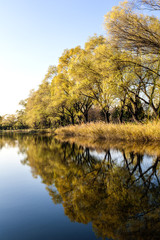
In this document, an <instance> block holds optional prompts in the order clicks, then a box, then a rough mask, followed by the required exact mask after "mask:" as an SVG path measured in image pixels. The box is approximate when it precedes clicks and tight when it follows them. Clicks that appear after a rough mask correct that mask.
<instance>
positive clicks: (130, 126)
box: [55, 121, 160, 142]
mask: <svg viewBox="0 0 160 240" xmlns="http://www.w3.org/2000/svg"><path fill="white" fill-rule="evenodd" d="M55 134H57V135H61V136H63V137H85V138H92V139H94V140H99V139H105V140H116V141H127V142H128V141H129V142H135V141H137V142H155V141H160V121H154V122H149V123H145V124H141V123H139V124H135V123H126V124H106V123H104V122H97V123H88V124H81V125H74V126H73V125H70V126H67V127H61V128H58V129H56V131H55Z"/></svg>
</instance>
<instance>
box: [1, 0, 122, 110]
mask: <svg viewBox="0 0 160 240" xmlns="http://www.w3.org/2000/svg"><path fill="white" fill-rule="evenodd" d="M119 2H120V1H118V0H112V1H109V0H94V1H93V0H81V1H77V0H14V1H13V0H0V33H1V35H0V36H1V37H0V115H4V114H7V113H9V114H11V113H15V111H16V110H17V109H18V103H19V101H20V100H22V99H25V98H27V97H28V95H29V92H30V90H31V89H36V88H37V86H38V85H39V84H40V83H41V81H42V79H43V78H44V75H45V73H46V72H47V69H48V66H49V65H56V64H57V63H58V58H59V57H60V56H61V54H62V52H63V51H64V49H66V48H72V47H75V46H77V45H81V46H82V47H83V46H84V43H85V42H86V41H87V40H88V37H89V36H93V35H94V33H97V34H105V31H104V29H103V21H104V15H105V14H106V13H107V12H108V11H110V10H111V8H112V7H113V6H115V5H118V3H119Z"/></svg>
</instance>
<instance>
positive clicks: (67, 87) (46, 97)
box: [2, 0, 160, 128]
mask: <svg viewBox="0 0 160 240" xmlns="http://www.w3.org/2000/svg"><path fill="white" fill-rule="evenodd" d="M133 3H134V4H133ZM135 6H136V8H137V7H138V8H139V7H140V6H141V7H144V8H149V9H151V10H159V8H160V1H159V0H141V1H134V2H123V3H121V4H120V5H119V6H116V7H114V8H113V9H112V10H111V11H110V12H109V13H108V14H107V15H106V16H105V23H104V24H105V29H106V31H107V38H105V37H104V36H97V35H94V36H93V37H91V38H90V39H89V41H88V42H86V44H85V47H84V48H81V47H80V46H77V47H75V48H72V49H67V50H65V51H64V52H63V54H62V56H61V57H60V58H59V63H58V65H57V66H50V67H49V69H48V72H47V74H46V76H45V78H44V80H43V82H42V83H41V84H40V86H39V88H38V90H35V91H31V93H30V95H29V97H28V99H26V100H25V101H23V102H21V103H22V104H23V107H24V109H23V110H22V111H21V112H18V117H17V118H20V121H21V123H22V125H23V127H26V126H28V127H34V128H44V127H45V128H46V127H47V128H50V127H53V126H54V127H55V126H61V125H62V126H64V125H67V124H71V123H72V124H75V123H81V122H87V121H96V120H104V121H106V122H110V121H116V122H124V121H143V120H144V119H150V118H159V116H160V21H159V19H158V18H157V17H155V16H148V15H143V14H139V13H137V12H136V11H135V10H134V8H135ZM17 118H16V120H15V123H16V124H17V122H18V123H19V120H18V119H17ZM5 119H6V118H4V120H5ZM2 125H3V126H4V124H2ZM14 125H15V124H14Z"/></svg>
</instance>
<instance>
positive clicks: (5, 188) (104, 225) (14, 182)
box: [0, 134, 160, 240]
mask: <svg viewBox="0 0 160 240" xmlns="http://www.w3.org/2000/svg"><path fill="white" fill-rule="evenodd" d="M82 145H83V144H79V143H77V144H76V143H74V142H73V143H69V142H68V141H66V142H60V141H58V140H56V139H54V138H52V137H47V136H28V135H22V134H19V135H15V134H7V135H6V134H5V135H3V136H2V135H1V136H0V239H3V240H14V239H15V240H20V239H24V240H25V239H26V240H28V239H30V240H32V239H34V240H35V239H38V240H39V239H46V240H50V239H55V240H59V239H70V240H71V239H74V240H75V239H76V240H79V239H113V240H117V239H145V240H146V239H148V240H150V239H160V208H159V206H160V194H159V192H160V191H159V190H160V164H159V161H160V157H159V147H158V146H155V148H154V146H152V147H151V146H150V147H149V148H144V145H143V146H137V147H132V148H131V147H126V146H125V145H123V144H121V145H120V146H119V147H117V145H112V146H111V145H109V144H108V145H107V144H106V145H105V146H104V145H103V144H97V146H98V147H96V144H94V147H93V146H92V147H88V146H87V147H86V145H85V144H84V145H83V146H82ZM102 145H103V148H100V147H99V146H102Z"/></svg>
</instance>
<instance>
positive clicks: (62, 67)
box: [51, 46, 92, 124]
mask: <svg viewBox="0 0 160 240" xmlns="http://www.w3.org/2000/svg"><path fill="white" fill-rule="evenodd" d="M81 51H82V49H81V48H80V47H79V46H78V47H76V48H72V49H70V50H68V49H67V50H65V51H64V53H63V54H62V56H61V57H60V58H59V64H58V66H57V76H55V77H54V78H53V80H52V84H51V86H52V87H51V91H52V101H53V106H54V107H55V109H57V113H59V111H61V113H62V112H63V117H64V119H65V118H66V117H68V118H69V122H68V123H70V122H71V123H72V124H74V123H75V121H76V122H77V121H78V119H80V115H83V117H84V118H85V121H88V111H89V109H90V108H91V106H92V101H91V100H90V99H88V98H87V97H84V96H83V97H81V96H80V94H79V92H75V91H74V85H75V83H76V79H75V78H73V77H72V76H71V75H70V66H71V62H72V61H73V60H74V59H76V57H77V56H79V54H80V53H81ZM60 109H61V110H60Z"/></svg>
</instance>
